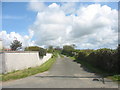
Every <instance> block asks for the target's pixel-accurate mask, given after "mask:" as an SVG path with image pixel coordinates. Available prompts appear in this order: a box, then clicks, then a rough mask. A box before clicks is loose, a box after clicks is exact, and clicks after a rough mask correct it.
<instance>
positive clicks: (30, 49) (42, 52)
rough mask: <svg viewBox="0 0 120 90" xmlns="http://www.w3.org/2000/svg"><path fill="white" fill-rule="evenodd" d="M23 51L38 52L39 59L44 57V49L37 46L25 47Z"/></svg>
mask: <svg viewBox="0 0 120 90" xmlns="http://www.w3.org/2000/svg"><path fill="white" fill-rule="evenodd" d="M25 51H39V56H40V58H42V57H43V56H45V55H46V49H44V48H41V47H38V46H30V47H26V48H25Z"/></svg>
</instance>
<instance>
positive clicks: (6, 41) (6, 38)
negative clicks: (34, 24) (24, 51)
mask: <svg viewBox="0 0 120 90" xmlns="http://www.w3.org/2000/svg"><path fill="white" fill-rule="evenodd" d="M32 36H33V31H31V30H29V35H24V36H22V35H20V34H19V33H16V32H10V33H7V31H5V30H4V31H1V32H0V38H1V39H2V40H3V45H4V47H6V48H10V44H11V42H12V41H13V40H15V39H17V40H19V41H20V42H22V46H23V47H25V46H31V45H34V44H35V42H34V41H33V40H31V39H32Z"/></svg>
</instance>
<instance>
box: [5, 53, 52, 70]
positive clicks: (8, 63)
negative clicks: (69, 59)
mask: <svg viewBox="0 0 120 90" xmlns="http://www.w3.org/2000/svg"><path fill="white" fill-rule="evenodd" d="M4 54H5V55H4V57H5V59H4V60H5V63H4V64H5V72H11V71H14V70H22V69H25V68H29V67H36V66H40V65H41V64H43V63H44V62H46V61H47V60H49V59H50V58H51V56H52V54H48V53H47V54H46V56H44V57H43V58H42V59H40V58H39V54H38V52H12V53H11V52H6V53H4Z"/></svg>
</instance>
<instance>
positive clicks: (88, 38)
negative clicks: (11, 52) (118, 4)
mask: <svg viewBox="0 0 120 90" xmlns="http://www.w3.org/2000/svg"><path fill="white" fill-rule="evenodd" d="M75 5H76V4H75V3H62V5H58V4H56V3H52V4H50V5H49V6H48V7H47V6H46V8H45V9H44V10H43V11H39V10H37V11H38V14H37V16H36V21H35V22H34V24H33V25H32V27H31V28H30V29H31V30H32V31H34V33H35V34H34V35H35V37H36V42H35V43H36V44H38V45H65V44H73V43H74V44H76V45H77V46H78V47H79V48H103V47H106V48H116V46H117V40H118V32H117V31H118V30H117V27H118V24H117V22H118V16H117V15H118V12H117V10H115V9H112V8H110V7H109V6H107V5H104V6H101V5H100V4H91V5H88V6H85V7H84V6H82V7H79V8H78V9H76V6H75ZM70 11H71V12H70Z"/></svg>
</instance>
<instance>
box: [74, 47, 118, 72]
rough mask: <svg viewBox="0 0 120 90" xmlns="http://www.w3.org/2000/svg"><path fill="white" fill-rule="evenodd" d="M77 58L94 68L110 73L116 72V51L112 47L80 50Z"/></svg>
mask: <svg viewBox="0 0 120 90" xmlns="http://www.w3.org/2000/svg"><path fill="white" fill-rule="evenodd" d="M76 59H77V60H84V61H85V62H88V63H90V64H91V65H93V66H94V67H96V68H99V69H101V70H103V71H106V72H110V73H118V63H119V62H118V61H119V60H118V51H117V50H112V49H106V48H104V49H98V50H80V52H79V53H78V55H76Z"/></svg>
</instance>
